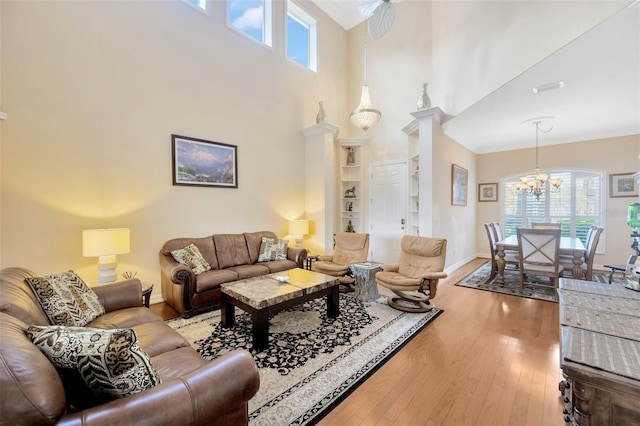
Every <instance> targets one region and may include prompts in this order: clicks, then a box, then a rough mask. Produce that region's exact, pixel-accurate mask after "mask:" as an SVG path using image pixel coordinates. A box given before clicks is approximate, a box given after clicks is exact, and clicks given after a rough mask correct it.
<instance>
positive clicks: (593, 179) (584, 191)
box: [501, 170, 604, 244]
mask: <svg viewBox="0 0 640 426" xmlns="http://www.w3.org/2000/svg"><path fill="white" fill-rule="evenodd" d="M550 175H551V177H553V178H560V179H562V185H561V186H560V190H559V191H558V192H552V191H550V190H549V183H548V182H547V183H546V184H545V185H546V187H545V190H544V191H543V193H542V194H541V195H540V198H539V199H536V196H535V195H531V194H527V193H518V191H517V190H516V188H515V186H514V184H515V183H516V182H519V181H520V177H524V176H526V175H518V176H510V177H507V178H504V179H502V180H501V183H502V193H503V197H502V200H504V201H503V204H502V206H501V207H502V213H503V219H504V220H503V223H504V234H505V236H509V235H513V234H515V233H516V228H517V227H530V226H531V224H532V223H537V222H547V223H548V222H552V223H560V224H561V229H562V236H563V237H578V238H580V239H581V240H582V242H583V243H584V244H586V239H587V232H588V231H589V227H590V226H591V225H602V226H604V218H603V216H602V212H603V210H604V209H603V208H602V203H603V194H604V190H603V186H602V182H603V176H604V173H602V172H593V171H584V170H568V171H555V172H551V173H550Z"/></svg>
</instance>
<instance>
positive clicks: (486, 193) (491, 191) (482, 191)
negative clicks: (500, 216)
mask: <svg viewBox="0 0 640 426" xmlns="http://www.w3.org/2000/svg"><path fill="white" fill-rule="evenodd" d="M478 201H498V184H497V183H479V184H478Z"/></svg>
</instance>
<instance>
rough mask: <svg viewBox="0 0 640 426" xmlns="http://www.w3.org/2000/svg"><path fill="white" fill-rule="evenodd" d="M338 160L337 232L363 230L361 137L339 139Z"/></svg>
mask: <svg viewBox="0 0 640 426" xmlns="http://www.w3.org/2000/svg"><path fill="white" fill-rule="evenodd" d="M339 142H340V155H339V156H338V157H339V158H338V161H339V170H340V177H339V181H340V184H339V197H340V198H339V209H340V220H339V221H338V223H339V226H340V229H338V230H337V232H363V227H364V220H363V217H362V213H363V210H364V205H363V202H362V200H363V199H364V198H363V196H364V193H363V191H364V185H363V183H362V176H363V160H364V158H363V156H364V148H363V146H362V142H363V141H362V139H356V140H350V139H341V140H339Z"/></svg>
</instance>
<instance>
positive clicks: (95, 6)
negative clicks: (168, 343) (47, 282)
mask: <svg viewBox="0 0 640 426" xmlns="http://www.w3.org/2000/svg"><path fill="white" fill-rule="evenodd" d="M210 4H211V5H212V6H213V10H212V12H211V16H207V15H206V14H203V13H200V12H199V11H198V10H196V9H195V8H192V7H191V6H189V5H188V4H186V3H183V2H181V1H161V2H160V1H157V2H131V1H110V2H93V1H91V2H79V1H78V2H22V1H18V2H14V1H3V2H1V3H0V8H1V10H2V15H1V16H2V27H1V28H2V49H3V51H2V107H3V109H4V110H5V111H6V112H7V113H8V114H9V120H8V121H6V122H3V123H2V124H1V125H2V134H3V144H2V153H1V154H2V155H1V161H2V163H1V166H2V167H1V168H2V192H1V202H2V219H1V220H2V222H1V228H2V241H1V248H2V259H1V265H2V266H3V267H7V266H26V267H29V268H31V269H33V270H35V271H36V272H38V273H41V274H46V273H53V272H58V271H61V270H65V269H70V268H72V269H74V270H76V271H77V272H78V273H80V275H81V276H83V277H84V278H85V279H87V280H88V281H91V282H95V280H96V275H97V273H96V271H95V264H96V262H97V259H91V258H83V257H82V247H81V245H82V243H81V232H82V229H85V228H100V227H129V228H130V229H131V253H130V254H126V255H121V256H118V259H119V273H121V272H122V271H125V270H135V271H138V277H140V278H141V279H143V280H148V281H151V282H155V283H158V282H159V271H158V258H157V256H158V255H157V253H158V251H159V249H160V247H161V246H162V244H163V243H164V242H165V241H166V240H168V239H170V238H173V237H178V236H205V235H210V234H213V233H235V232H243V231H257V230H262V229H268V230H273V231H275V232H276V233H278V234H279V235H280V236H285V235H286V234H287V219H292V218H297V217H299V216H302V215H303V214H304V181H303V180H301V179H300V176H303V174H304V173H303V172H304V164H303V158H304V136H303V134H302V131H301V130H302V129H303V128H305V127H308V126H310V125H312V124H315V116H316V112H317V109H318V101H319V100H324V101H325V107H326V110H327V114H328V116H329V119H330V120H331V121H332V122H333V123H336V124H338V125H343V126H344V124H345V119H342V118H341V117H345V116H346V115H347V111H346V107H345V106H344V101H343V97H344V93H346V90H347V86H346V81H347V79H346V75H347V67H346V57H347V50H346V49H347V42H346V32H345V31H344V30H342V29H341V28H340V27H339V26H338V25H337V24H336V23H335V22H333V21H332V20H330V19H329V18H327V17H326V16H325V15H323V14H322V13H321V12H320V11H319V9H317V8H316V7H315V6H314V5H313V4H312V3H310V2H303V3H302V5H303V6H304V7H306V8H307V9H308V10H309V11H311V12H312V13H313V14H314V15H315V16H317V17H318V18H319V23H318V28H319V33H320V39H321V40H323V43H322V45H321V46H320V49H319V55H320V58H319V64H320V66H319V72H318V73H317V74H315V73H312V72H310V71H308V70H305V69H303V68H302V67H299V66H298V65H295V64H292V63H289V62H288V61H286V60H285V59H284V53H283V45H284V43H283V40H282V38H283V31H282V30H278V31H276V33H275V36H274V48H273V49H270V48H265V47H263V46H261V45H259V44H258V43H255V42H254V41H253V40H250V39H248V38H247V37H245V36H244V35H243V34H240V33H237V32H235V31H233V30H230V29H229V28H227V26H226V24H225V3H224V2H218V1H214V2H211V3H210ZM274 16H276V17H277V20H276V22H278V21H279V22H280V23H281V22H282V21H283V19H284V3H283V2H276V3H275V11H274ZM281 27H282V25H276V28H281ZM171 134H179V135H185V136H191V137H197V138H202V139H206V140H212V141H218V142H223V143H227V144H233V145H237V146H238V159H239V170H238V175H239V177H238V181H239V188H238V189H228V188H197V187H196V188H194V187H186V186H172V175H171V167H172V166H171V164H172V157H171Z"/></svg>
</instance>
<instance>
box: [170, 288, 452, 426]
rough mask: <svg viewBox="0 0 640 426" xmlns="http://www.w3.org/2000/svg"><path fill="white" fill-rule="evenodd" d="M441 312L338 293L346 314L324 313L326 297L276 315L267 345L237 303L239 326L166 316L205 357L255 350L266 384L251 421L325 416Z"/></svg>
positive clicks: (216, 318) (252, 406) (307, 420)
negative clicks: (257, 346)
mask: <svg viewBox="0 0 640 426" xmlns="http://www.w3.org/2000/svg"><path fill="white" fill-rule="evenodd" d="M442 312H443V311H442V310H438V309H436V308H434V309H433V310H432V311H431V312H427V313H424V314H416V313H411V314H409V313H406V312H400V311H397V310H395V309H393V308H391V307H390V306H389V305H387V303H386V298H385V297H381V298H380V299H378V300H377V301H376V302H372V303H364V302H361V301H359V300H357V299H355V298H354V297H353V295H352V294H340V315H339V316H338V318H335V319H332V318H329V317H327V315H326V301H325V299H324V298H322V299H319V300H312V301H310V302H306V303H304V304H302V305H300V306H298V307H296V308H292V309H289V310H286V311H282V312H280V313H278V314H276V315H274V316H273V317H272V318H271V319H270V321H269V322H270V326H269V348H268V349H266V350H265V351H264V352H256V351H254V350H253V349H252V347H251V318H250V316H249V315H248V314H246V313H245V312H243V311H242V310H240V309H236V324H235V325H234V326H233V327H231V328H229V329H225V328H222V327H221V326H220V311H214V312H208V313H206V314H202V315H198V316H196V317H193V318H189V319H181V318H179V319H174V320H169V321H167V324H169V325H170V326H171V327H173V328H174V329H175V330H177V331H178V332H179V333H180V334H182V335H183V336H184V337H185V338H186V339H187V340H188V341H189V342H191V345H192V346H193V347H194V348H196V349H197V351H198V352H199V353H200V354H201V355H202V356H203V357H204V358H206V359H214V358H216V357H218V356H220V355H222V354H224V353H226V352H228V351H230V350H233V349H245V350H248V351H249V352H251V354H252V355H253V358H254V360H255V361H256V364H257V365H258V368H259V371H260V390H259V391H258V393H257V395H256V396H255V397H254V398H253V399H252V400H251V401H250V402H249V423H250V424H253V425H278V426H279V425H285V424H290V425H304V424H314V423H316V422H317V421H319V420H320V419H321V418H322V417H323V416H324V415H326V413H328V412H329V411H330V410H331V409H332V408H333V407H335V406H336V405H337V404H339V403H340V402H341V401H342V400H343V399H344V398H345V397H346V396H347V395H349V393H351V392H352V391H353V390H354V389H355V388H356V387H357V386H358V385H359V384H360V383H362V382H363V381H364V380H365V379H366V378H367V377H368V376H369V375H371V374H372V373H373V372H374V371H375V370H377V369H378V368H379V367H380V366H381V365H382V364H384V362H385V361H387V360H388V359H389V358H390V357H391V356H392V355H393V354H394V353H395V352H396V351H398V350H399V349H400V348H401V347H402V346H404V345H405V344H406V343H407V342H408V341H410V340H411V339H412V338H413V337H414V336H415V335H416V334H417V333H418V332H419V331H420V330H422V329H423V328H424V327H426V326H427V325H428V324H429V323H430V322H431V321H433V320H434V319H435V318H436V317H438V315H439V314H441V313H442Z"/></svg>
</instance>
